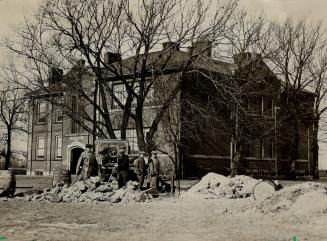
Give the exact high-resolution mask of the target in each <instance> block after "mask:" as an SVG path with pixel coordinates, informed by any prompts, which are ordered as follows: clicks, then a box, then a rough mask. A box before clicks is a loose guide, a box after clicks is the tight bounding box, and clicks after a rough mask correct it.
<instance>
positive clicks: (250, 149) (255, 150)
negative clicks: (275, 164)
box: [245, 141, 262, 158]
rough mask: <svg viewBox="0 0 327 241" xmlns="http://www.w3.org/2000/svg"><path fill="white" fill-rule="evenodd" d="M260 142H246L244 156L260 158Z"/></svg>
mask: <svg viewBox="0 0 327 241" xmlns="http://www.w3.org/2000/svg"><path fill="white" fill-rule="evenodd" d="M261 146H262V143H261V142H259V141H256V142H253V143H251V144H248V145H247V147H246V152H245V156H246V157H255V158H260V157H261V155H262V147H261Z"/></svg>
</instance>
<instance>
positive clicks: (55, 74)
mask: <svg viewBox="0 0 327 241" xmlns="http://www.w3.org/2000/svg"><path fill="white" fill-rule="evenodd" d="M63 76H64V70H63V69H59V68H54V67H51V68H50V69H49V85H51V84H55V83H59V82H61V81H62V79H63Z"/></svg>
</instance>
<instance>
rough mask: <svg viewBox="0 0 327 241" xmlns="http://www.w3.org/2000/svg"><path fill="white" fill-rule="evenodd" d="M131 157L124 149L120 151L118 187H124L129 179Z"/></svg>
mask: <svg viewBox="0 0 327 241" xmlns="http://www.w3.org/2000/svg"><path fill="white" fill-rule="evenodd" d="M128 170H129V159H128V156H127V155H126V154H125V152H124V149H119V151H118V167H117V173H118V177H117V179H118V188H122V187H123V186H125V184H126V183H127V181H128Z"/></svg>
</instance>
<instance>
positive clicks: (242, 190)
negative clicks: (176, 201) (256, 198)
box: [183, 173, 258, 199]
mask: <svg viewBox="0 0 327 241" xmlns="http://www.w3.org/2000/svg"><path fill="white" fill-rule="evenodd" d="M257 182H258V180H256V179H254V178H252V177H249V176H243V175H239V176H235V177H225V176H223V175H219V174H216V173H208V174H207V175H205V176H204V177H203V178H202V179H201V181H200V182H198V183H197V184H195V185H194V186H192V187H191V188H190V189H189V190H188V191H187V192H186V193H184V194H183V197H187V198H192V197H204V198H228V199H231V198H247V197H250V196H252V191H253V187H254V185H255V184H256V183H257Z"/></svg>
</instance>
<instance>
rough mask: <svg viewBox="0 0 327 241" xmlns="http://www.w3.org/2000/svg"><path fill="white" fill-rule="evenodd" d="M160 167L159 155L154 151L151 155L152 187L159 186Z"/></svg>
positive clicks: (150, 172)
mask: <svg viewBox="0 0 327 241" xmlns="http://www.w3.org/2000/svg"><path fill="white" fill-rule="evenodd" d="M159 168H160V166H159V160H158V157H157V152H156V151H152V152H151V157H150V159H149V174H150V187H152V188H158V181H159Z"/></svg>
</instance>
